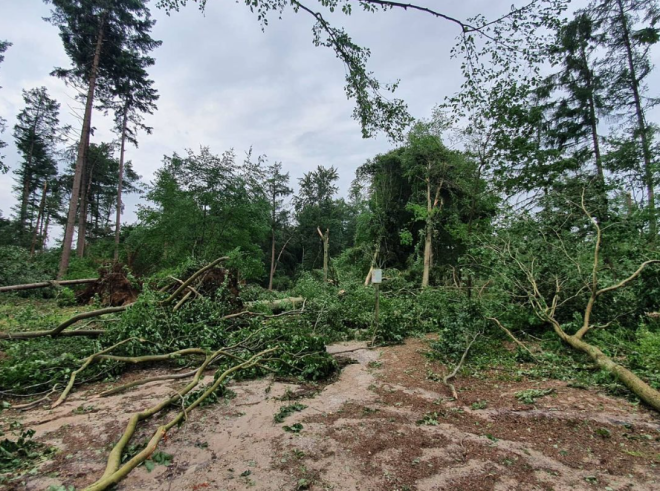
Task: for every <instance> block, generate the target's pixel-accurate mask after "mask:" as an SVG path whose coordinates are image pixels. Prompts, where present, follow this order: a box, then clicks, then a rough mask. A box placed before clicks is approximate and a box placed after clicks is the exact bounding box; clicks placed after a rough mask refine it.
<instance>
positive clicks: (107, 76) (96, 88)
mask: <svg viewBox="0 0 660 491" xmlns="http://www.w3.org/2000/svg"><path fill="white" fill-rule="evenodd" d="M46 1H47V3H50V4H52V6H53V9H52V11H51V17H50V18H49V19H48V20H49V22H51V23H52V24H53V25H55V26H57V27H58V28H59V30H60V38H61V39H62V43H63V44H64V50H65V52H66V53H67V55H68V56H69V58H70V60H71V65H72V66H71V67H70V68H68V69H64V68H57V69H55V71H54V72H53V73H54V74H55V75H57V76H58V77H61V78H63V79H65V80H66V81H67V82H69V83H73V84H76V85H78V86H80V87H81V88H82V89H83V90H84V91H85V93H86V95H85V97H84V104H85V110H84V114H83V121H82V129H81V135H80V140H79V144H78V151H77V157H76V167H75V172H74V180H73V187H72V192H71V202H70V204H69V212H68V214H67V221H66V225H65V231H64V240H63V243H62V256H61V260H60V268H59V276H60V277H61V276H63V275H64V274H65V273H66V271H67V269H68V266H69V259H70V256H71V247H72V240H73V234H74V228H75V222H76V214H77V211H78V207H79V195H80V189H81V183H82V180H83V174H84V166H85V158H86V151H87V148H88V147H89V140H90V135H91V130H92V126H91V121H92V109H93V107H94V102H95V98H96V97H98V98H99V99H100V100H101V101H109V100H111V98H112V97H113V94H112V89H113V82H114V81H115V80H117V78H118V70H119V67H120V58H121V56H122V55H123V54H125V52H126V51H129V52H136V53H139V54H146V53H148V52H149V51H150V50H152V49H153V48H154V47H155V46H156V45H157V44H158V42H157V41H155V40H153V39H152V38H151V36H150V35H149V33H150V31H151V28H152V27H153V25H154V22H155V21H154V20H152V19H151V17H150V14H149V10H148V8H147V6H146V3H147V2H146V0H46Z"/></svg>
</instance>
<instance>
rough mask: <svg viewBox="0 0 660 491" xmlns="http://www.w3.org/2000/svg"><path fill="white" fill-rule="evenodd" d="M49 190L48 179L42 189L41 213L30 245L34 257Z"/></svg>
mask: <svg viewBox="0 0 660 491" xmlns="http://www.w3.org/2000/svg"><path fill="white" fill-rule="evenodd" d="M47 191H48V181H45V182H44V188H43V190H42V191H41V203H40V204H39V214H38V215H37V223H36V224H35V226H34V230H32V244H31V245H30V257H34V251H35V249H36V247H37V237H38V236H39V229H40V228H41V224H42V223H43V221H44V209H45V208H46V193H47Z"/></svg>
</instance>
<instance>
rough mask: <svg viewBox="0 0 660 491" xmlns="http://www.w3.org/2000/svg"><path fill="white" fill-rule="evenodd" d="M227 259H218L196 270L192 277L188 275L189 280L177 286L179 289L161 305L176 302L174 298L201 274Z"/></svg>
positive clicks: (225, 257) (226, 257)
mask: <svg viewBox="0 0 660 491" xmlns="http://www.w3.org/2000/svg"><path fill="white" fill-rule="evenodd" d="M227 259H229V257H228V256H223V257H219V258H218V259H216V260H215V261H213V262H210V263H209V264H207V265H206V266H204V267H203V268H201V269H199V270H197V271H196V272H195V273H193V274H192V275H190V278H188V279H187V280H186V281H184V282H183V283H182V284H181V285H180V286H179V288H177V289H176V290H175V291H174V293H172V295H170V296H169V297H167V298H166V299H165V300H163V302H162V305H169V304H171V303H172V302H174V300H176V297H178V296H179V294H180V293H181V292H182V291H184V290H185V289H186V288H188V286H189V285H190V284H191V283H192V282H193V281H195V280H196V279H197V278H198V277H199V276H200V275H202V274H203V273H205V272H207V271H208V270H209V269H211V268H213V267H214V266H215V265H216V264H218V263H220V262H222V261H226V260H227Z"/></svg>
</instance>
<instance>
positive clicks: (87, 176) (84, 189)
mask: <svg viewBox="0 0 660 491" xmlns="http://www.w3.org/2000/svg"><path fill="white" fill-rule="evenodd" d="M85 154H87V152H85ZM86 160H87V158H85V161H86ZM91 185H92V169H90V168H89V163H88V162H86V163H85V165H84V167H83V182H82V183H81V188H80V212H79V213H78V243H77V245H76V253H77V255H78V257H84V256H85V239H86V238H87V206H88V204H89V198H88V196H89V189H90V187H91Z"/></svg>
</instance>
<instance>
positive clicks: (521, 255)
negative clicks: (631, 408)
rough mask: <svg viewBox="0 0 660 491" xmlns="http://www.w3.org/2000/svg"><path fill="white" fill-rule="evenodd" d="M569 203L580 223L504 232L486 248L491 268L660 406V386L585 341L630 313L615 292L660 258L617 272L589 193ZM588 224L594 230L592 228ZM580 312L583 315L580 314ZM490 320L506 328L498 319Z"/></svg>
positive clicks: (512, 291)
mask: <svg viewBox="0 0 660 491" xmlns="http://www.w3.org/2000/svg"><path fill="white" fill-rule="evenodd" d="M570 205H571V206H572V207H573V208H574V209H575V210H577V211H578V212H579V213H581V214H582V215H583V218H584V219H585V220H583V223H582V227H577V226H575V225H574V224H575V223H576V222H577V220H572V221H570V222H569V221H568V220H566V221H564V222H561V221H560V222H559V225H558V226H554V227H548V228H546V229H545V230H543V229H536V230H535V229H533V228H531V229H528V230H527V231H526V235H527V236H526V240H525V242H524V243H520V242H519V241H518V243H514V242H512V241H511V240H510V238H509V237H502V238H501V240H500V242H499V243H494V244H488V245H487V246H486V247H485V249H486V250H488V251H490V252H491V253H493V254H494V258H495V262H494V267H493V268H492V272H494V273H496V274H497V275H498V276H499V279H500V280H501V282H502V285H503V286H504V288H505V289H508V293H509V295H510V298H514V299H516V298H517V299H524V301H525V302H526V304H527V305H528V306H529V307H531V309H532V311H533V312H534V314H535V315H536V316H537V317H538V318H539V319H540V320H541V321H542V322H543V323H546V324H549V325H550V326H551V327H552V329H553V331H554V332H555V333H556V334H557V336H559V337H560V338H561V339H562V341H564V342H565V343H566V344H568V345H570V346H571V347H572V348H575V349H576V350H578V351H581V352H583V353H585V354H587V355H588V356H589V357H590V358H591V359H592V360H593V362H594V363H595V364H596V365H597V366H598V367H599V368H601V369H602V370H605V371H607V372H609V373H610V374H611V375H613V376H614V377H616V378H617V379H618V380H619V381H620V382H621V383H623V384H624V385H625V386H626V387H627V388H628V389H629V390H631V391H632V392H633V393H635V394H636V395H637V396H638V397H639V398H640V399H642V400H643V401H644V402H646V403H647V404H648V405H649V406H651V407H653V408H654V409H655V410H656V411H660V392H659V391H657V390H656V389H654V388H653V387H651V386H650V385H649V384H648V383H646V382H645V381H644V380H642V379H641V378H640V377H638V376H637V375H635V374H634V373H633V372H632V371H630V370H629V369H627V368H626V367H624V366H622V365H621V364H619V363H616V362H615V361H614V360H612V358H611V357H609V356H608V355H607V354H605V353H604V352H603V350H601V349H600V348H598V347H597V346H594V345H593V344H590V343H588V342H586V341H585V340H584V337H585V335H586V334H588V333H589V332H592V331H594V330H599V329H606V328H607V327H609V326H611V325H612V324H614V323H615V322H617V321H619V319H620V318H621V317H623V316H625V315H626V314H628V313H629V312H626V311H625V310H623V305H622V304H623V303H624V302H625V300H623V299H617V300H618V301H615V299H614V298H613V297H614V296H615V295H616V294H617V293H622V290H624V289H625V287H627V286H628V285H630V284H631V283H633V282H634V281H635V280H636V279H638V278H639V277H640V276H641V275H642V274H643V273H644V271H645V270H647V269H648V268H649V267H651V266H653V265H656V264H660V259H655V258H648V259H646V260H644V261H641V262H638V263H637V264H635V265H634V266H631V265H628V268H627V269H628V271H627V272H625V273H623V272H621V274H620V275H619V274H618V273H617V272H615V271H613V268H612V267H611V266H609V265H607V264H605V262H604V260H603V257H602V256H603V228H604V226H603V224H601V223H599V221H598V220H597V219H596V218H594V216H593V215H592V213H591V212H590V211H589V208H588V205H587V203H586V200H585V192H584V191H583V192H582V196H581V198H580V202H579V203H571V204H570ZM573 218H575V217H573ZM567 223H570V224H571V225H568V226H567ZM612 225H613V224H609V226H612ZM589 228H591V229H592V232H593V233H589V232H588V229H589ZM533 235H537V236H538V238H534V237H533ZM544 252H545V253H546V254H548V255H551V256H552V257H553V259H554V260H553V261H547V259H548V258H547V257H545V258H544V257H543V256H542V255H543V253H544ZM649 252H652V251H649ZM630 269H632V272H631V271H630ZM604 277H606V279H605V278H604ZM606 302H608V303H609V305H608V304H607V303H606ZM611 305H614V306H615V307H614V309H612V308H611ZM622 310H623V311H622ZM580 311H581V312H582V313H581V315H580V314H577V313H578V312H580ZM491 320H493V321H495V322H496V323H497V324H498V325H499V326H500V327H502V328H504V326H503V325H502V323H501V321H500V320H499V319H498V318H492V319H491ZM504 329H505V330H506V328H504ZM507 332H508V330H507Z"/></svg>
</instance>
